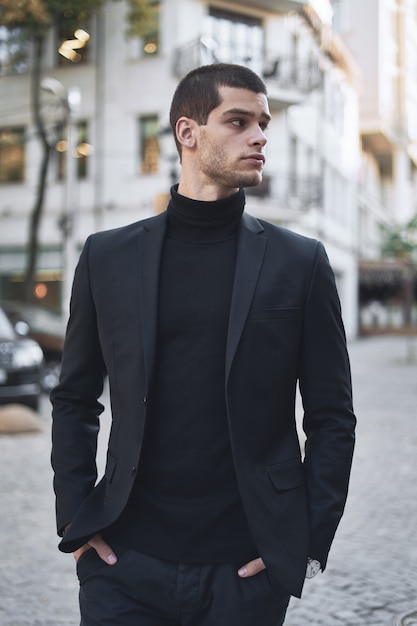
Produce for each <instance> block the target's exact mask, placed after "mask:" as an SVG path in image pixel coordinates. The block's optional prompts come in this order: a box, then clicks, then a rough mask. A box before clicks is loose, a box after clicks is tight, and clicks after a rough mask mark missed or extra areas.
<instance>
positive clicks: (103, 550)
mask: <svg viewBox="0 0 417 626" xmlns="http://www.w3.org/2000/svg"><path fill="white" fill-rule="evenodd" d="M87 550H95V551H96V552H97V554H98V555H99V557H100V559H102V561H104V562H105V563H107V565H115V563H117V556H116V555H115V554H114V552H113V550H112V549H111V547H110V546H109V545H108V544H107V543H106V542H105V541H104V539H102V537H101V535H99V534H98V533H97V534H96V535H94V537H91V539H90V540H89V541H88V542H87V543H86V544H84V545H83V546H81V548H78V550H76V551H75V552H73V556H74V559H75V561H76V562H77V561H78V559H79V558H80V556H81V555H82V554H84V552H87Z"/></svg>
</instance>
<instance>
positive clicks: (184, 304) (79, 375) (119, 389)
mask: <svg viewBox="0 0 417 626" xmlns="http://www.w3.org/2000/svg"><path fill="white" fill-rule="evenodd" d="M269 120H270V113H269V108H268V101H267V97H266V89H265V85H264V83H263V82H262V81H261V80H260V79H259V77H258V76H256V74H254V73H253V72H252V71H250V70H249V69H247V68H244V67H240V66H235V65H227V64H216V65H210V66H205V67H201V68H198V69H196V70H194V71H192V72H190V74H188V75H187V76H186V77H185V78H184V79H183V80H182V81H181V82H180V84H179V86H178V88H177V90H176V92H175V95H174V98H173V101H172V106H171V125H172V129H173V132H174V136H175V139H176V143H177V147H178V150H179V153H180V158H181V176H180V181H179V185H178V186H175V187H173V189H172V190H171V201H170V203H169V206H168V209H167V211H166V212H165V213H163V214H161V215H159V216H157V217H153V218H150V219H147V220H143V221H141V222H138V223H136V224H133V225H130V226H127V227H123V228H120V229H117V230H113V231H107V232H103V233H98V234H95V235H93V236H92V237H90V238H89V239H88V240H87V243H86V245H85V248H84V250H83V252H82V255H81V258H80V261H79V264H78V268H77V271H76V275H75V280H74V286H73V295H72V304H71V315H70V320H69V325H68V330H67V336H66V342H65V348H64V353H63V361H62V373H61V379H60V383H59V385H58V387H57V388H56V389H55V390H54V392H53V393H52V402H53V451H52V463H53V467H54V470H55V481H54V485H55V492H56V496H57V525H58V532H59V534H60V535H62V534H64V537H63V540H62V542H61V544H60V548H61V549H62V550H63V551H64V552H72V551H73V552H74V557H75V559H76V561H77V571H78V576H79V579H80V607H81V616H82V618H81V624H83V625H85V626H91V625H93V624H96V625H103V624H108V625H111V626H115V625H116V624H117V625H119V624H120V625H126V626H130V625H133V624H135V625H138V626H163V625H165V626H220V625H222V626H279V625H280V624H283V622H284V618H285V613H286V609H287V605H288V602H289V599H290V595H295V596H300V595H301V591H302V587H303V582H304V579H305V576H306V574H307V576H311V575H313V574H314V573H316V572H317V571H318V570H319V569H320V568H321V569H322V570H323V569H324V568H325V565H326V560H327V555H328V552H329V549H330V545H331V543H332V540H333V537H334V533H335V531H336V528H337V525H338V523H339V521H340V518H341V515H342V513H343V509H344V504H345V499H346V494H347V488H348V480H349V473H350V466H351V459H352V452H353V445H354V427H355V417H354V414H353V411H352V403H351V384H350V371H349V361H348V356H347V351H346V343H345V336H344V330H343V324H342V321H341V315H340V305H339V300H338V296H337V292H336V287H335V282H334V276H333V273H332V270H331V269H330V266H329V263H328V260H327V257H326V254H325V252H324V249H323V246H322V245H321V244H320V243H319V242H317V241H315V240H312V239H308V238H305V237H301V236H299V235H297V234H295V233H291V232H289V231H287V230H285V229H282V228H279V227H277V226H274V225H272V224H269V223H267V222H263V221H261V220H257V219H255V218H253V217H251V216H249V215H247V214H245V213H244V212H243V210H244V203H245V196H244V191H243V188H244V187H249V186H253V185H257V184H259V182H260V181H261V179H262V171H263V167H264V162H265V145H266V142H267V139H266V135H265V133H266V129H267V126H268V123H269ZM105 375H107V376H108V379H109V384H110V397H111V407H112V428H111V434H110V439H109V444H108V455H107V465H106V471H105V475H104V477H103V478H102V479H101V480H100V482H99V483H98V484H97V485H96V486H94V485H95V481H96V464H95V453H96V441H97V432H98V424H99V422H98V416H99V414H100V412H101V410H102V406H101V405H100V404H99V402H98V398H99V396H100V394H101V392H102V388H103V379H104V377H105ZM297 381H299V385H300V390H301V394H302V398H303V406H304V412H305V413H304V422H303V426H304V430H305V433H306V436H307V443H306V446H305V456H304V459H302V457H301V452H300V445H299V439H298V436H297V430H296V423H295V415H294V413H295V410H294V403H295V392H296V385H297Z"/></svg>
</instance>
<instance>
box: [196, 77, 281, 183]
mask: <svg viewBox="0 0 417 626" xmlns="http://www.w3.org/2000/svg"><path fill="white" fill-rule="evenodd" d="M219 93H220V96H221V98H222V103H221V104H220V106H218V107H217V108H216V109H213V111H211V113H210V115H209V117H208V120H207V124H205V125H202V126H198V127H197V142H196V150H195V155H194V156H195V159H196V166H197V173H198V175H199V176H200V177H201V180H200V182H201V183H206V184H208V185H215V186H216V187H217V188H221V189H222V190H223V191H224V193H225V194H226V195H228V194H231V193H234V192H235V191H236V189H237V188H239V187H251V186H254V185H257V184H258V183H260V181H261V180H262V170H263V168H264V163H265V145H266V142H267V139H266V136H265V131H266V129H267V126H268V123H269V120H270V119H271V116H270V113H269V107H268V101H267V98H266V96H265V94H263V93H254V92H253V91H249V90H247V89H236V88H233V87H220V88H219Z"/></svg>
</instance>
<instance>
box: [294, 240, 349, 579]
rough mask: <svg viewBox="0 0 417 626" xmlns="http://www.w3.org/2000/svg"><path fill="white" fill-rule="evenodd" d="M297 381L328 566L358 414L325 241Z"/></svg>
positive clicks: (320, 548)
mask: <svg viewBox="0 0 417 626" xmlns="http://www.w3.org/2000/svg"><path fill="white" fill-rule="evenodd" d="M299 381H300V392H301V397H302V402H303V408H304V419H303V428H304V432H305V434H306V438H307V439H306V444H305V458H304V471H305V481H306V485H307V493H308V502H309V516H310V556H311V557H313V558H316V559H318V560H319V561H320V562H321V564H322V568H323V569H324V567H325V565H326V561H327V556H328V552H329V549H330V546H331V543H332V540H333V537H334V534H335V532H336V529H337V526H338V524H339V521H340V519H341V517H342V514H343V511H344V507H345V502H346V497H347V491H348V483H349V476H350V469H351V463H352V454H353V449H354V431H355V424H356V418H355V415H354V413H353V407H352V388H351V375H350V364H349V357H348V352H347V347H346V338H345V332H344V327H343V322H342V316H341V309H340V302H339V297H338V294H337V289H336V284H335V279H334V274H333V271H332V269H331V267H330V264H329V261H328V258H327V255H326V252H325V250H324V247H323V245H322V244H321V243H317V250H316V258H315V263H314V266H313V271H312V275H311V279H310V283H309V288H308V292H307V297H306V307H305V317H304V327H303V341H302V344H301V355H300V371H299Z"/></svg>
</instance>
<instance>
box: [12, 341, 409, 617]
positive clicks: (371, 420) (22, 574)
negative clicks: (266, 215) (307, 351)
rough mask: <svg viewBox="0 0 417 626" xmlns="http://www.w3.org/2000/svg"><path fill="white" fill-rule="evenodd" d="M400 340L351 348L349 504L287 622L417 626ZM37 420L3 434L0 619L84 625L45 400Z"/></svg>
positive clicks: (406, 387) (403, 345)
mask: <svg viewBox="0 0 417 626" xmlns="http://www.w3.org/2000/svg"><path fill="white" fill-rule="evenodd" d="M406 341H407V340H406V339H405V338H402V337H381V338H372V339H371V338H370V339H363V340H356V341H354V342H352V343H351V345H350V354H351V360H352V371H353V382H354V402H355V410H356V413H357V416H358V442H357V447H356V453H355V461H354V466H353V471H352V481H351V490H350V496H349V500H348V505H347V508H346V513H345V516H344V518H343V520H342V523H341V525H340V528H339V531H338V534H337V536H336V540H335V542H334V546H333V549H332V551H331V553H330V558H329V563H328V567H327V570H326V572H325V573H324V574H323V575H321V574H319V575H318V576H317V577H316V578H314V579H312V580H310V581H307V582H306V585H305V592H304V596H303V598H302V600H301V601H299V600H297V599H293V600H292V601H291V603H290V608H289V611H288V617H287V620H286V622H285V626H319V625H321V626H415V625H417V537H416V531H417V361H414V362H411V361H410V362H407V359H406V357H407V346H406ZM416 341H417V340H416ZM41 423H42V430H41V432H40V433H35V434H26V435H11V436H8V435H6V436H2V437H0V473H1V481H0V502H1V513H2V515H1V521H0V531H1V532H0V550H1V555H2V575H1V577H0V624H1V625H2V626H62V625H68V626H76V625H77V624H78V623H79V618H78V607H77V602H78V601H77V591H78V590H77V581H76V578H75V575H74V564H73V559H72V556H71V555H64V554H61V553H60V552H58V550H57V548H56V546H57V542H58V540H57V538H56V536H55V525H54V502H53V494H52V476H51V470H50V466H49V454H50V408H49V402H48V401H47V400H46V399H45V401H44V405H43V409H42V417H41ZM104 425H105V428H104V430H105V432H106V430H107V427H108V419H105V421H104ZM100 464H101V466H102V464H103V458H102V453H101V454H100ZM115 626H116V625H115ZM227 626H236V625H234V624H230V625H227ZM254 626H262V624H254Z"/></svg>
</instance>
